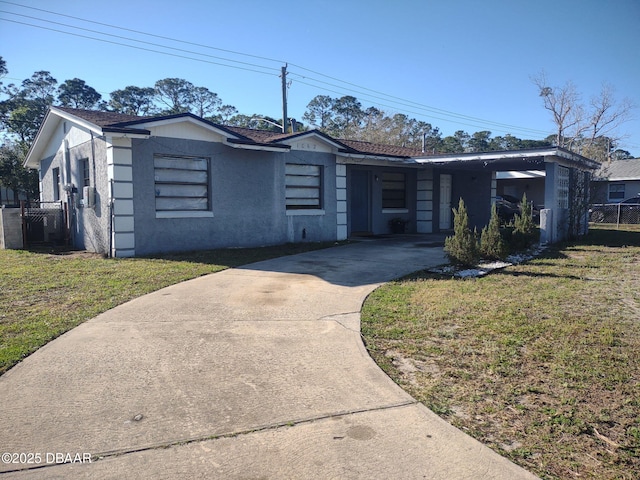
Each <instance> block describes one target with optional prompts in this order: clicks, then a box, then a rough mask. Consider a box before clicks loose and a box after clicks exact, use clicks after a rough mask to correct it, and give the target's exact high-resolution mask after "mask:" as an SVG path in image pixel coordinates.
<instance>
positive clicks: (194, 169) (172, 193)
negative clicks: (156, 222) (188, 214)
mask: <svg viewBox="0 0 640 480" xmlns="http://www.w3.org/2000/svg"><path fill="white" fill-rule="evenodd" d="M154 174H155V192H156V212H176V211H203V210H205V211H206V210H209V159H207V158H201V157H169V156H156V157H155V158H154Z"/></svg>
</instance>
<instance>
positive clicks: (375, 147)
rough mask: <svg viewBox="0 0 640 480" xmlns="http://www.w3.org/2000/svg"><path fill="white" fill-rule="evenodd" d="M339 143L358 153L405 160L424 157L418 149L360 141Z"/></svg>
mask: <svg viewBox="0 0 640 480" xmlns="http://www.w3.org/2000/svg"><path fill="white" fill-rule="evenodd" d="M340 142H341V143H343V144H345V145H346V146H347V147H349V148H350V149H351V150H354V151H356V152H358V153H368V154H374V155H387V156H392V157H407V158H409V157H417V156H420V155H425V153H424V152H422V151H421V150H419V149H416V148H408V147H400V146H397V145H383V144H380V143H371V142H362V141H360V140H340Z"/></svg>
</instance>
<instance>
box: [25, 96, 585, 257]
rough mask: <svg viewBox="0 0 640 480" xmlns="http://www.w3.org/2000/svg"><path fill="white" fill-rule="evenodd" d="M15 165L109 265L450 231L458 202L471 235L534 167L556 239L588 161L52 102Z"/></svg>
mask: <svg viewBox="0 0 640 480" xmlns="http://www.w3.org/2000/svg"><path fill="white" fill-rule="evenodd" d="M25 165H26V166H27V167H30V168H37V169H39V172H40V192H41V200H43V201H55V200H61V201H63V202H65V203H66V204H67V206H68V208H67V209H66V211H67V212H68V216H69V219H68V220H69V225H70V230H71V237H72V242H73V245H74V246H75V247H77V248H81V249H86V250H90V251H95V252H100V253H104V254H108V255H112V256H117V257H121V256H134V255H149V254H154V253H159V252H167V251H177V250H198V249H212V248H221V247H251V246H259V245H272V244H282V243H286V242H301V241H336V240H344V239H346V238H348V237H351V236H355V235H380V234H387V233H390V221H391V220H393V219H401V220H402V221H404V222H406V225H407V230H406V231H407V232H408V233H431V232H439V231H449V230H450V229H451V227H452V211H451V208H452V206H453V207H456V206H457V203H458V198H460V197H463V198H464V200H465V203H466V204H467V207H468V210H469V217H470V222H471V224H472V227H473V226H477V227H478V228H481V227H482V226H484V225H485V224H486V223H487V221H488V219H489V213H490V206H491V202H492V200H494V199H495V196H496V172H497V171H513V170H541V169H542V170H545V172H546V181H545V193H544V195H545V201H544V203H545V205H546V206H547V207H548V208H550V211H549V212H550V213H549V215H548V216H547V217H545V218H546V219H547V224H545V225H543V237H544V240H546V241H549V242H551V241H556V240H558V239H560V238H563V237H564V235H566V232H567V228H568V227H567V221H566V215H567V211H568V208H569V205H568V203H569V200H568V199H569V197H570V194H569V191H570V186H571V185H572V184H573V183H575V182H576V181H577V182H581V181H583V180H584V179H586V178H588V172H590V170H592V169H594V168H595V166H596V164H595V162H593V161H591V160H589V159H587V158H584V157H582V156H580V155H577V154H574V153H572V152H569V151H566V150H563V149H560V148H551V147H550V148H542V149H532V150H520V151H512V152H491V153H486V154H461V155H440V156H425V154H422V153H420V152H419V151H416V150H412V149H407V148H402V147H394V146H386V145H376V144H371V143H367V142H357V141H349V140H340V139H335V138H332V137H329V136H328V135H326V134H323V133H321V132H319V131H317V130H311V131H307V132H300V133H292V134H282V133H274V132H267V131H261V130H251V129H245V128H237V127H226V126H222V125H216V124H213V123H211V122H208V121H206V120H204V119H202V118H199V117H197V116H195V115H192V114H189V113H185V114H177V115H169V116H161V117H133V116H129V115H121V114H116V113H110V112H95V111H87V110H77V109H71V108H62V107H51V109H50V110H49V112H48V114H47V116H46V118H45V120H44V122H43V124H42V125H41V127H40V130H39V132H38V134H37V136H36V139H35V141H34V144H33V145H32V147H31V150H30V151H29V154H28V155H27V159H26V162H25ZM576 179H577V180H576ZM584 215H585V217H586V207H585V211H584ZM551 219H553V221H551Z"/></svg>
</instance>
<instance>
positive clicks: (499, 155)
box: [415, 149, 558, 163]
mask: <svg viewBox="0 0 640 480" xmlns="http://www.w3.org/2000/svg"><path fill="white" fill-rule="evenodd" d="M557 153H558V152H557V151H556V150H555V149H551V150H548V151H547V150H538V151H536V152H526V151H523V152H517V151H514V152H495V153H479V154H477V155H469V154H461V155H459V156H456V155H442V156H439V155H429V156H428V157H416V158H415V160H416V162H419V163H449V162H474V161H475V162H477V161H487V160H507V159H514V158H532V157H548V156H550V155H556V154H557Z"/></svg>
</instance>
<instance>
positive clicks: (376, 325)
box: [362, 225, 640, 479]
mask: <svg viewBox="0 0 640 480" xmlns="http://www.w3.org/2000/svg"><path fill="white" fill-rule="evenodd" d="M626 227H628V226H624V227H623V226H621V227H620V228H621V230H614V229H613V228H611V227H607V226H606V225H605V226H597V227H594V228H593V229H592V231H591V233H590V234H589V236H588V237H587V238H586V239H584V240H583V241H581V242H580V243H576V244H567V245H563V246H560V247H557V248H555V249H552V250H549V251H547V253H546V254H545V256H543V257H541V258H538V259H535V260H532V261H531V262H529V263H527V264H522V265H518V266H513V267H509V268H506V269H504V270H502V271H499V272H495V273H493V274H491V275H489V276H487V277H484V278H477V279H466V280H461V279H451V278H444V277H439V276H436V275H433V274H429V273H426V272H422V273H420V274H416V275H413V276H410V277H408V278H405V279H402V280H400V281H397V282H393V283H390V284H387V285H385V286H383V287H381V288H379V289H378V290H376V291H375V292H374V293H373V294H372V295H371V296H370V297H369V298H368V299H367V301H366V303H365V306H364V309H363V314H362V332H363V335H364V337H365V341H366V344H367V348H368V349H369V352H370V353H371V355H372V356H373V358H374V359H375V360H376V361H377V362H378V364H379V365H380V366H381V367H382V368H383V369H384V370H385V371H386V372H387V373H388V374H389V375H390V376H391V377H392V378H393V379H394V380H395V381H396V382H397V383H398V384H399V385H400V386H402V387H403V388H404V389H405V390H407V391H408V392H409V393H410V394H411V395H413V396H414V397H415V398H416V399H418V400H419V401H421V402H422V403H424V404H425V405H426V406H427V407H429V408H430V409H432V410H433V411H434V412H436V413H438V414H439V415H441V416H442V417H443V418H445V419H446V420H447V421H449V422H450V423H452V424H453V425H455V426H456V427H458V428H460V429H462V430H464V431H466V432H467V433H469V434H470V435H472V436H473V437H475V438H477V439H478V440H480V441H481V442H483V443H485V444H487V445H488V446H490V447H491V448H493V449H494V450H496V451H497V452H499V453H500V454H502V455H504V456H506V457H508V458H510V459H511V460H512V461H514V462H515V463H518V464H520V465H521V466H523V467H525V468H526V469H528V470H530V471H531V472H533V473H535V474H537V475H539V476H541V477H542V478H562V479H573V478H583V479H584V478H589V479H613V478H616V479H631V478H637V475H638V472H640V229H639V228H637V226H631V227H629V228H628V230H627V231H623V230H622V228H626Z"/></svg>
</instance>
